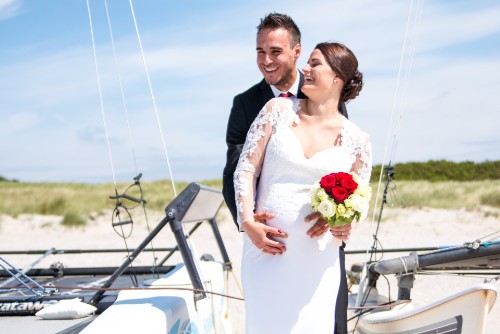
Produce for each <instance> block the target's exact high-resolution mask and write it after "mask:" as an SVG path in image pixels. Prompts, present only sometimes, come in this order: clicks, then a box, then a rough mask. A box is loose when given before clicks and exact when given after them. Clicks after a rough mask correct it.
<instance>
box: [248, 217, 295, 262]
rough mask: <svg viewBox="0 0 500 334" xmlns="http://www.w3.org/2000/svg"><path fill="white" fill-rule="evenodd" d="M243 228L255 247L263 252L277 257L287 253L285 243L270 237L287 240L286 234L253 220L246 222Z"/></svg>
mask: <svg viewBox="0 0 500 334" xmlns="http://www.w3.org/2000/svg"><path fill="white" fill-rule="evenodd" d="M241 227H242V229H243V231H245V233H246V234H247V235H248V237H249V238H250V240H252V243H253V244H254V245H255V247H257V248H258V249H260V250H261V251H262V252H264V253H267V254H273V255H275V254H283V252H284V251H286V247H285V245H284V244H283V243H281V242H278V241H276V240H273V239H271V238H270V235H272V236H277V237H281V238H286V237H287V235H286V233H285V232H283V231H281V230H279V229H277V228H275V227H271V226H267V225H266V224H265V223H261V222H256V221H253V220H246V221H244V222H243V223H242V224H241Z"/></svg>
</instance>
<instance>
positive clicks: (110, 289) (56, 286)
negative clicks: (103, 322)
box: [4, 285, 245, 300]
mask: <svg viewBox="0 0 500 334" xmlns="http://www.w3.org/2000/svg"><path fill="white" fill-rule="evenodd" d="M42 287H43V288H45V289H57V290H84V291H131V290H179V291H192V292H195V293H207V294H211V295H215V296H221V297H226V298H231V299H236V300H245V299H244V298H240V297H235V296H231V295H227V294H223V293H218V292H214V291H207V290H203V289H195V288H183V287H161V288H160V287H158V288H139V287H132V288H97V287H96V288H93V287H80V286H60V285H42ZM4 288H5V289H13V290H14V289H19V287H17V286H6V287H4Z"/></svg>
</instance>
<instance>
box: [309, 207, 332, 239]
mask: <svg viewBox="0 0 500 334" xmlns="http://www.w3.org/2000/svg"><path fill="white" fill-rule="evenodd" d="M314 220H316V222H315V223H314V225H313V226H312V227H311V228H310V229H309V230H307V235H308V236H310V237H311V238H316V237H320V236H322V235H323V234H325V232H326V231H328V229H329V227H328V223H327V222H326V220H325V219H324V218H323V217H322V216H321V214H320V213H319V212H314V213H311V214H310V215H309V216H307V217H306V219H305V221H306V223H310V222H312V221H314Z"/></svg>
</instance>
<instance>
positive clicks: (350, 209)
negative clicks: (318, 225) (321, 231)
mask: <svg viewBox="0 0 500 334" xmlns="http://www.w3.org/2000/svg"><path fill="white" fill-rule="evenodd" d="M370 198H371V187H370V186H369V185H368V184H365V183H364V182H363V181H362V180H361V178H360V177H359V176H358V175H357V174H356V173H344V172H338V173H331V174H328V175H325V176H323V177H322V178H321V180H319V182H317V183H316V184H315V186H314V187H313V189H312V190H311V206H312V208H313V210H314V211H318V212H319V213H321V215H322V216H323V218H325V220H326V221H327V222H328V225H329V226H330V227H333V226H343V225H346V224H350V223H352V221H353V220H354V219H356V221H358V222H359V221H360V220H361V219H363V218H364V217H365V216H366V214H367V213H368V208H369V205H370Z"/></svg>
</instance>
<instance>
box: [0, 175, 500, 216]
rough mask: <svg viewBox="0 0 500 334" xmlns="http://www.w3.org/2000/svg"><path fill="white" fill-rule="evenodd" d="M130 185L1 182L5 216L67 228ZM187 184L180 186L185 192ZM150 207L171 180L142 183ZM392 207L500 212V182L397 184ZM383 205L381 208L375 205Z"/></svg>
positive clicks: (158, 205) (163, 200)
mask: <svg viewBox="0 0 500 334" xmlns="http://www.w3.org/2000/svg"><path fill="white" fill-rule="evenodd" d="M200 183H201V184H204V185H207V186H210V187H213V188H217V189H221V188H222V180H205V181H200ZM130 185H131V184H130V183H118V184H117V185H116V187H115V185H113V184H82V183H27V182H0V198H2V200H1V201H0V213H1V214H6V215H9V216H12V217H16V216H17V215H20V214H42V215H58V216H62V217H64V218H63V221H62V222H64V224H65V225H66V226H81V225H82V224H83V223H82V221H83V222H85V221H86V220H87V219H89V218H92V217H94V216H96V215H100V214H102V213H104V212H109V211H110V210H112V209H113V208H114V207H115V200H112V199H110V196H113V195H115V192H117V193H119V194H121V193H123V192H125V191H126V189H127V187H129V186H130ZM187 185H188V183H187V182H179V183H175V189H176V193H177V194H178V193H180V192H181V191H182V190H183V189H184V188H185V187H186V186H187ZM141 186H142V189H143V196H144V199H145V200H146V201H147V204H146V207H147V208H148V209H151V210H155V211H162V210H163V209H164V208H165V206H166V205H167V204H168V203H169V202H170V201H171V200H172V199H173V198H174V191H173V189H172V188H173V186H172V183H171V182H170V181H169V180H161V181H144V182H141ZM372 187H373V196H372V203H371V208H372V210H379V208H380V203H381V201H382V198H383V187H380V189H379V194H378V196H376V195H377V194H376V192H377V190H378V186H377V185H376V184H375V185H372ZM386 198H387V202H386V203H385V205H386V207H387V208H391V207H414V208H420V207H430V208H436V209H451V210H453V209H455V210H456V209H461V210H463V209H465V210H476V209H479V208H481V207H485V206H486V207H488V206H489V207H495V208H500V180H485V181H462V182H458V181H446V182H428V181H397V182H396V183H391V185H390V187H389V188H388V191H387V196H386ZM376 201H377V207H376V208H375V203H376Z"/></svg>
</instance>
